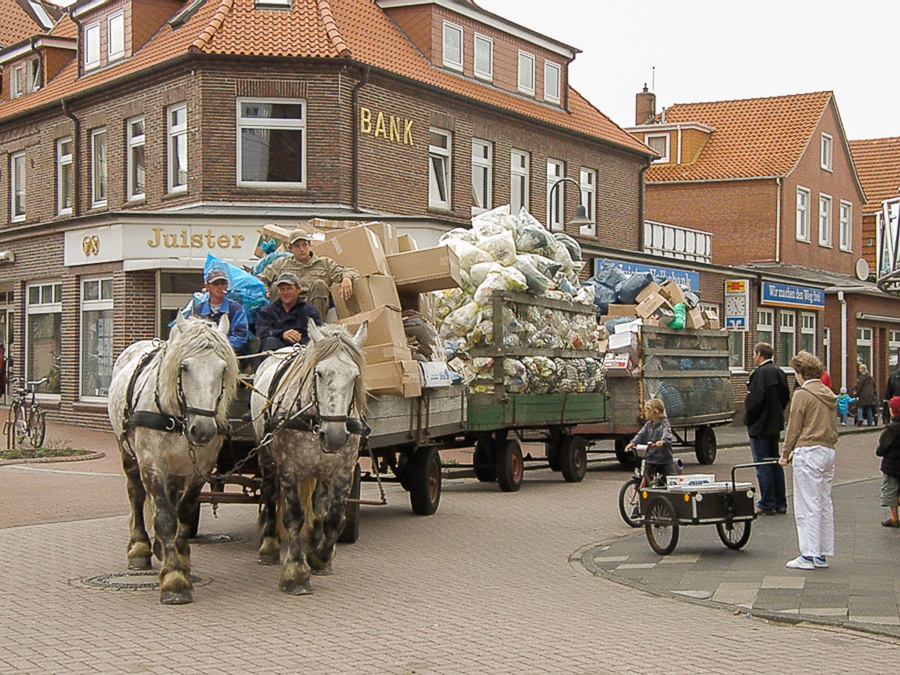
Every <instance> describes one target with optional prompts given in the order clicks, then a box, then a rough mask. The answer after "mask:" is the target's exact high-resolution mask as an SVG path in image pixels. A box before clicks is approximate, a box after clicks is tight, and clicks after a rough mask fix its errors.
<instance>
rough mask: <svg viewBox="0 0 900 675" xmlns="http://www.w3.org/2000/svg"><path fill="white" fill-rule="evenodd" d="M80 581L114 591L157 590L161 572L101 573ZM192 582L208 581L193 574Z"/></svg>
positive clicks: (198, 584)
mask: <svg viewBox="0 0 900 675" xmlns="http://www.w3.org/2000/svg"><path fill="white" fill-rule="evenodd" d="M80 581H81V583H82V585H84V586H90V587H91V588H106V589H109V590H114V591H140V590H156V589H157V588H159V572H158V571H154V570H148V571H147V572H123V573H121V574H100V575H98V576H96V577H86V578H84V579H81V580H80ZM191 583H192V584H194V586H202V585H204V583H207V582H203V580H202V579H201V578H200V577H197V576H194V575H193V574H192V575H191Z"/></svg>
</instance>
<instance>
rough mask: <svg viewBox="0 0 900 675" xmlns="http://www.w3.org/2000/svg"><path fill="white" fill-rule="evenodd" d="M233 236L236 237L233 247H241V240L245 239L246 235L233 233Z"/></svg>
mask: <svg viewBox="0 0 900 675" xmlns="http://www.w3.org/2000/svg"><path fill="white" fill-rule="evenodd" d="M231 236H232V237H233V238H234V243H233V244H232V247H234V248H240V247H241V242H242V241H244V235H242V234H233V235H231Z"/></svg>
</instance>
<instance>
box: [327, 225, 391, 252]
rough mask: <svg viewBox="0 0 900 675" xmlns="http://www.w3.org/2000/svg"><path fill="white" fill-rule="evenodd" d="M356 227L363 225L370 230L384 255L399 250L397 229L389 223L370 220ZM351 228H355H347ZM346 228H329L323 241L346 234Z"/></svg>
mask: <svg viewBox="0 0 900 675" xmlns="http://www.w3.org/2000/svg"><path fill="white" fill-rule="evenodd" d="M357 227H364V228H366V229H367V230H369V231H370V232H373V233H374V234H375V235H376V236H377V237H378V241H379V242H380V243H381V248H382V250H383V251H384V254H385V255H393V254H394V253H399V252H400V245H399V243H398V241H397V239H398V237H397V230H396V229H395V228H394V226H393V225H391V224H390V223H382V222H372V223H363V224H361V225H357ZM349 229H351V230H353V229H356V228H355V227H354V228H349ZM347 232H348V230H329V231H328V232H325V233H324V234H325V241H328V240H329V239H334V238H335V237H342V236H344V235H345V234H347Z"/></svg>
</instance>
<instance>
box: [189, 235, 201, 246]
mask: <svg viewBox="0 0 900 675" xmlns="http://www.w3.org/2000/svg"><path fill="white" fill-rule="evenodd" d="M202 247H203V235H202V234H192V235H191V248H202Z"/></svg>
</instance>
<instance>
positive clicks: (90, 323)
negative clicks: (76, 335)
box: [80, 277, 113, 399]
mask: <svg viewBox="0 0 900 675" xmlns="http://www.w3.org/2000/svg"><path fill="white" fill-rule="evenodd" d="M112 367H113V281H112V278H111V277H107V278H103V279H84V280H82V282H81V388H80V391H81V398H82V399H90V398H106V396H107V395H108V394H109V383H110V382H111V381H112Z"/></svg>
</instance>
